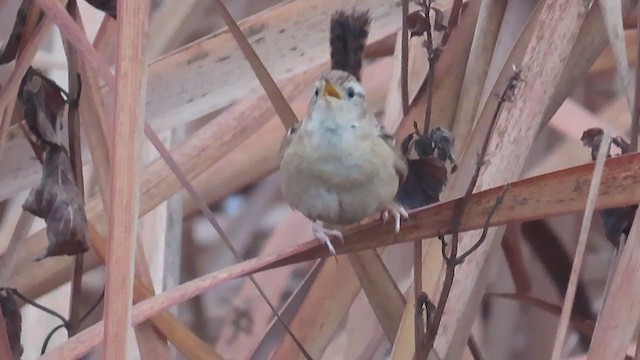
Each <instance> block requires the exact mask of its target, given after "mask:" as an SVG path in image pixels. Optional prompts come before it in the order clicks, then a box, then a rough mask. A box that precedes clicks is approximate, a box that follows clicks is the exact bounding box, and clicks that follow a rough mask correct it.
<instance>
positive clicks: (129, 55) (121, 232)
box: [74, 0, 150, 360]
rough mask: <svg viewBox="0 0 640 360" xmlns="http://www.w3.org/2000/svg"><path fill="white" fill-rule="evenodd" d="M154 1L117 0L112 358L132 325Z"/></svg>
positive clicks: (107, 344)
mask: <svg viewBox="0 0 640 360" xmlns="http://www.w3.org/2000/svg"><path fill="white" fill-rule="evenodd" d="M149 6H150V5H149V1H148V0H142V1H127V0H118V54H117V61H116V81H115V82H116V92H115V111H114V114H115V118H114V126H113V135H114V136H113V144H114V146H113V153H112V154H113V156H112V165H113V167H112V171H111V182H110V184H111V190H110V191H111V201H110V204H111V209H110V212H109V255H108V258H107V262H106V265H107V280H106V290H105V315H104V318H105V322H104V332H105V341H104V346H103V351H104V357H105V359H109V360H111V359H113V360H117V359H124V358H125V357H126V344H127V334H128V333H129V330H130V327H131V318H130V317H131V316H130V315H131V302H132V298H133V263H134V257H135V246H134V244H135V240H136V231H137V223H138V206H139V200H138V199H139V182H138V180H139V171H140V170H139V168H140V166H139V163H140V156H141V141H142V125H143V123H144V109H145V108H144V101H143V99H144V94H145V91H146V68H147V66H146V59H145V55H144V52H145V47H146V38H147V32H148V25H149V23H148V21H149V11H150V7H149ZM74 25H75V24H74ZM85 39H86V38H85ZM92 49H93V48H92ZM109 74H111V72H109Z"/></svg>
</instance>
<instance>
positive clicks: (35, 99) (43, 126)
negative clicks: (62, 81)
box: [18, 67, 67, 145]
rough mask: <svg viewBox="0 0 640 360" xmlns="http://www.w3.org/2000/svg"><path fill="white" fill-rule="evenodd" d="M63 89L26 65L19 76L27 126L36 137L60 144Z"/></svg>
mask: <svg viewBox="0 0 640 360" xmlns="http://www.w3.org/2000/svg"><path fill="white" fill-rule="evenodd" d="M63 94H65V95H66V92H65V91H64V90H62V89H61V88H60V87H59V86H58V85H57V84H56V83H55V82H54V81H52V80H50V79H49V78H47V77H46V76H44V74H42V73H41V72H39V71H38V70H36V69H34V68H32V67H29V69H28V70H27V72H26V74H25V75H24V77H23V78H22V83H21V85H20V93H19V97H18V98H19V100H20V102H22V105H23V106H24V118H25V120H26V123H27V125H28V126H29V130H30V131H31V132H32V133H33V134H34V135H35V136H36V138H37V139H38V140H39V141H43V142H47V143H52V144H57V145H62V144H61V137H60V136H61V132H60V131H61V130H62V116H63V114H64V108H65V105H66V104H67V100H65V98H64V97H63Z"/></svg>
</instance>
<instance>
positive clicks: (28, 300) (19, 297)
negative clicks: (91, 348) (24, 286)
mask: <svg viewBox="0 0 640 360" xmlns="http://www.w3.org/2000/svg"><path fill="white" fill-rule="evenodd" d="M5 289H7V290H9V291H11V292H12V293H13V296H15V297H17V298H18V299H20V300H22V301H24V302H25V303H27V304H29V305H31V306H33V307H34V308H36V309H38V310H41V311H44V312H46V313H47V314H49V315H51V316H53V317H55V318H58V319H59V320H60V321H62V323H63V324H64V326H68V325H69V322H68V321H67V319H65V318H64V316H62V315H60V314H59V313H57V312H56V311H54V310H51V309H49V308H48V307H46V306H43V305H40V304H38V303H37V302H35V301H33V300H31V299H29V298H28V297H26V296H24V295H22V293H20V291H18V290H16V289H12V288H5Z"/></svg>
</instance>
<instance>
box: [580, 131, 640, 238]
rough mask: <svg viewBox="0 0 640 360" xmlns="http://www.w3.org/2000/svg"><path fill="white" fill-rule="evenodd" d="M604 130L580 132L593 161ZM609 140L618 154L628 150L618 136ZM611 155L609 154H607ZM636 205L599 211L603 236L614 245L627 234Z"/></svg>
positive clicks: (623, 140)
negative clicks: (618, 151) (617, 149)
mask: <svg viewBox="0 0 640 360" xmlns="http://www.w3.org/2000/svg"><path fill="white" fill-rule="evenodd" d="M603 135H604V130H602V129H601V128H590V129H587V130H585V131H584V132H583V133H582V137H581V138H580V140H581V141H582V144H583V145H584V146H586V147H588V148H590V149H591V159H592V160H594V161H595V159H596V157H597V156H598V151H599V149H600V143H601V141H602V136H603ZM611 142H612V143H613V144H614V145H616V146H617V147H618V148H619V149H620V154H627V153H629V151H630V146H629V143H628V142H627V141H626V140H625V139H623V138H622V137H620V136H616V137H612V138H611ZM607 157H611V154H607ZM637 209H638V205H632V206H624V207H617V208H611V209H605V210H602V211H600V217H601V218H602V222H603V225H604V229H605V236H606V237H607V240H609V242H611V244H613V245H614V246H615V247H618V244H619V243H620V236H622V235H623V234H624V235H625V236H629V231H630V230H631V224H632V223H633V218H634V217H635V215H636V210H637Z"/></svg>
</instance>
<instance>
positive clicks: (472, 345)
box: [467, 334, 484, 360]
mask: <svg viewBox="0 0 640 360" xmlns="http://www.w3.org/2000/svg"><path fill="white" fill-rule="evenodd" d="M467 346H469V352H470V353H471V356H472V357H473V360H483V359H484V357H483V356H482V351H480V346H478V343H477V342H476V339H475V338H474V337H473V334H471V335H469V340H468V341H467Z"/></svg>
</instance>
